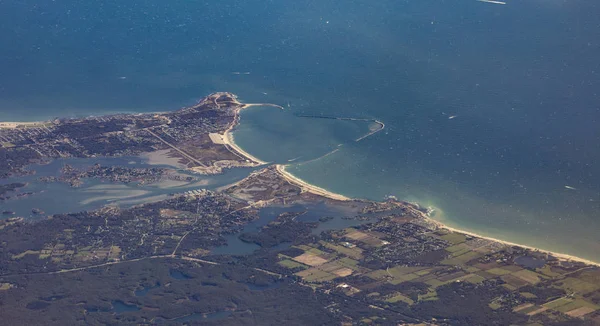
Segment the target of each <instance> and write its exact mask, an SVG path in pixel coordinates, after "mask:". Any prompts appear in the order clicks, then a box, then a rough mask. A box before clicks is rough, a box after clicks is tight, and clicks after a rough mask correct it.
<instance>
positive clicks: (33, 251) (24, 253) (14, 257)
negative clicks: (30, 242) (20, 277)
mask: <svg viewBox="0 0 600 326" xmlns="http://www.w3.org/2000/svg"><path fill="white" fill-rule="evenodd" d="M39 253H40V252H39V251H37V250H27V251H24V252H22V253H20V254H18V255H13V256H12V259H21V258H23V257H25V256H26V255H38V254H39Z"/></svg>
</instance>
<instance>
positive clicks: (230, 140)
mask: <svg viewBox="0 0 600 326" xmlns="http://www.w3.org/2000/svg"><path fill="white" fill-rule="evenodd" d="M235 102H237V103H235V104H237V105H239V106H238V107H237V108H236V110H235V118H234V121H233V122H232V123H231V125H230V126H229V128H227V129H226V130H225V132H224V133H223V134H222V135H221V138H222V141H223V145H225V146H226V147H228V148H230V149H231V150H233V151H235V152H236V153H237V154H239V155H240V156H242V157H244V158H245V159H247V160H249V161H251V162H253V163H254V164H255V166H260V165H267V164H269V162H265V161H262V160H260V159H258V158H257V157H255V156H253V155H251V154H250V153H248V152H246V151H245V150H243V149H242V148H241V147H240V146H239V145H237V144H236V143H235V139H234V136H233V130H234V129H235V127H236V126H237V125H238V124H239V120H240V112H241V110H243V109H245V108H249V107H252V106H272V107H276V108H280V109H283V107H281V106H279V105H275V104H269V103H256V104H251V103H250V104H246V103H240V102H238V101H237V100H236V101H235ZM377 122H379V121H377ZM46 123H51V121H50V120H46V121H32V122H8V121H6V122H3V121H0V129H16V128H18V127H36V126H37V127H43V126H44V124H46ZM380 123H381V122H380ZM381 124H383V123H381ZM382 129H383V128H381V129H379V130H376V131H374V132H371V133H369V134H368V135H366V136H363V137H362V138H366V137H368V136H370V135H372V134H373V133H376V132H378V131H381V130H382ZM359 140H360V139H359ZM359 140H357V141H359ZM145 154H148V153H145ZM285 167H286V165H282V164H275V168H276V170H277V172H278V173H279V174H280V175H281V176H282V177H283V178H284V179H285V180H286V181H288V182H289V183H291V184H295V185H297V186H298V187H300V189H301V191H302V192H309V193H312V194H316V195H320V196H323V197H325V198H329V199H333V200H339V201H351V200H353V199H352V198H349V197H346V196H344V195H341V194H338V193H334V192H331V191H329V190H326V189H324V188H321V187H318V186H316V185H313V184H310V183H308V182H306V181H304V180H302V179H300V178H298V177H296V176H294V175H292V174H291V173H290V172H288V171H286V169H285ZM415 211H416V212H418V214H419V215H420V216H421V217H422V218H423V219H424V220H425V221H427V222H429V223H431V224H433V225H434V226H436V227H437V228H440V229H445V230H448V231H450V232H456V233H460V234H464V235H468V236H471V237H474V238H480V239H485V240H489V241H492V242H496V243H500V244H504V245H507V246H516V247H520V248H524V249H528V250H532V251H537V252H541V253H545V254H549V255H551V256H553V257H556V258H557V259H559V260H563V261H573V262H580V263H584V264H588V265H591V266H596V267H600V262H595V261H592V260H589V259H585V258H581V257H577V256H574V255H569V254H564V253H559V252H554V251H550V250H545V249H541V248H537V247H532V246H528V245H524V244H519V243H515V242H510V241H505V240H501V239H497V238H493V237H488V236H483V235H480V234H477V233H474V232H470V231H466V230H462V229H458V228H454V227H451V226H448V225H446V224H444V223H442V222H440V221H437V220H435V219H433V218H431V217H429V216H427V214H425V213H423V212H421V211H417V210H415Z"/></svg>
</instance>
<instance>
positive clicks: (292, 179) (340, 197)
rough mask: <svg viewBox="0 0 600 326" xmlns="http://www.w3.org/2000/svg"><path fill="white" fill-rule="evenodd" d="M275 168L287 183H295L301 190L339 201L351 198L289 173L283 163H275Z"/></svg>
mask: <svg viewBox="0 0 600 326" xmlns="http://www.w3.org/2000/svg"><path fill="white" fill-rule="evenodd" d="M275 168H276V169H277V172H279V173H280V174H281V176H282V177H283V178H284V179H285V180H287V181H288V182H289V183H292V184H295V185H297V186H298V187H300V188H301V189H302V191H303V192H310V193H313V194H316V195H320V196H323V197H327V198H331V199H335V200H341V201H348V200H352V198H348V197H346V196H343V195H340V194H336V193H333V192H331V191H328V190H325V189H323V188H321V187H317V186H315V185H312V184H310V183H308V182H306V181H304V180H302V179H300V178H298V177H295V176H293V175H292V174H290V173H289V172H287V171H286V170H285V165H281V164H277V165H275Z"/></svg>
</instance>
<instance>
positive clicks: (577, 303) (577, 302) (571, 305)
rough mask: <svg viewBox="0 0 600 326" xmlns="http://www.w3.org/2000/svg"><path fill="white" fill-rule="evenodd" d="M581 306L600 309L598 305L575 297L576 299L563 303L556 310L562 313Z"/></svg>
mask: <svg viewBox="0 0 600 326" xmlns="http://www.w3.org/2000/svg"><path fill="white" fill-rule="evenodd" d="M581 307H588V308H592V309H593V310H598V308H600V307H598V306H597V305H595V304H593V303H590V302H587V301H585V300H582V299H575V301H573V302H570V303H567V304H565V305H562V306H560V307H558V308H556V311H560V312H562V313H567V312H569V311H571V310H575V309H577V308H581Z"/></svg>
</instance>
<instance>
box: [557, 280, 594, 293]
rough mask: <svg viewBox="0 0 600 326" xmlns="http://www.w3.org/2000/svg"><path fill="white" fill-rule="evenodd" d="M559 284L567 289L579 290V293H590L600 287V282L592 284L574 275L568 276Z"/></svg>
mask: <svg viewBox="0 0 600 326" xmlns="http://www.w3.org/2000/svg"><path fill="white" fill-rule="evenodd" d="M559 286H560V287H561V288H563V289H564V290H566V291H569V292H577V293H579V294H586V293H590V292H593V291H595V290H598V289H599V288H600V284H598V283H596V284H592V283H589V282H586V281H583V280H580V279H578V278H574V277H567V278H565V279H564V280H561V284H560V285H559Z"/></svg>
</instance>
